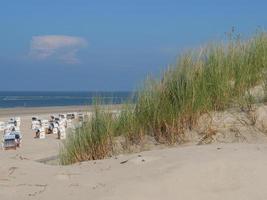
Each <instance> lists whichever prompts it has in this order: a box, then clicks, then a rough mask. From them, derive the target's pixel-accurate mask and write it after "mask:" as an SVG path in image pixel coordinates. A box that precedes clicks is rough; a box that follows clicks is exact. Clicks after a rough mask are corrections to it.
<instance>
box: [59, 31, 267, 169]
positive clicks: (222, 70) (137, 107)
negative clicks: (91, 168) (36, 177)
mask: <svg viewBox="0 0 267 200" xmlns="http://www.w3.org/2000/svg"><path fill="white" fill-rule="evenodd" d="M266 69H267V33H265V32H258V33H256V34H255V35H254V36H253V37H251V38H250V39H247V40H243V39H241V38H239V37H234V36H233V35H232V36H231V37H230V38H229V40H228V41H227V42H221V43H212V44H208V45H206V46H205V47H202V48H199V49H193V50H190V51H187V52H185V53H183V54H182V55H180V56H179V58H178V61H177V63H176V64H175V65H174V66H171V67H169V68H168V69H167V70H166V71H165V72H164V73H163V74H162V76H161V78H159V79H153V78H149V79H148V80H146V81H145V83H144V84H143V87H142V88H141V89H140V90H139V91H138V92H137V96H136V97H135V100H134V101H132V102H131V101H130V102H129V104H125V105H124V106H123V108H122V109H121V112H120V114H119V115H117V116H112V115H111V114H110V113H108V112H106V111H104V110H101V109H100V107H99V106H96V109H95V112H94V114H93V116H92V119H91V120H90V121H88V122H86V123H85V124H84V125H83V126H82V127H81V128H79V129H77V130H76V131H75V133H73V134H70V135H69V136H68V138H67V140H66V141H65V142H64V144H63V147H62V149H61V152H60V160H61V163H62V164H71V163H75V162H79V161H84V160H92V159H103V158H105V157H107V156H110V155H113V154H114V141H115V140H116V138H118V137H123V138H124V139H125V146H126V147H127V146H128V145H132V144H135V145H138V144H141V143H142V142H143V138H144V137H145V136H151V137H153V138H154V139H155V141H156V142H158V143H161V144H167V145H171V144H177V143H183V142H184V140H183V136H184V134H185V130H188V129H191V128H192V127H194V125H195V123H196V121H197V119H198V117H199V116H201V115H202V114H204V113H208V112H210V111H222V110H225V109H227V108H230V107H240V108H242V109H249V107H250V105H251V104H252V103H254V102H255V99H254V98H253V96H252V95H251V94H250V89H251V88H253V87H255V86H257V85H264V86H265V85H266V84H265V81H266Z"/></svg>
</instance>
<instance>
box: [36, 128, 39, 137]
mask: <svg viewBox="0 0 267 200" xmlns="http://www.w3.org/2000/svg"><path fill="white" fill-rule="evenodd" d="M39 137H40V129H37V130H36V132H35V138H39Z"/></svg>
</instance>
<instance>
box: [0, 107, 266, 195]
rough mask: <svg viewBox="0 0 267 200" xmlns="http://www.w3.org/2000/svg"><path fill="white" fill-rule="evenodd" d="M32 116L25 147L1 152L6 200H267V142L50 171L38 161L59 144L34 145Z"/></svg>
mask: <svg viewBox="0 0 267 200" xmlns="http://www.w3.org/2000/svg"><path fill="white" fill-rule="evenodd" d="M49 111H52V113H55V110H54V109H53V110H49ZM0 113H1V112H0ZM29 114H30V113H27V115H25V116H22V115H21V117H22V123H21V124H22V127H21V130H22V133H23V142H22V147H21V148H20V149H18V150H16V151H14V150H9V151H2V150H0V199H1V200H15V199H20V200H24V199H38V200H43V199H50V200H51V199H64V200H67V199H71V200H72V199H77V200H78V199H79V200H80V199H101V200H102V199H110V200H111V199H113V200H118V199H122V200H125V199H138V200H141V199H153V200H156V199H182V200H187V199H190V200H191V199H198V200H208V199H211V200H217V199H222V200H225V199H233V200H237V199H240V200H246V199H257V200H259V199H262V200H265V199H267V170H266V166H267V156H266V155H267V143H265V142H263V143H261V144H259V143H256V144H246V143H242V144H241V143H234V144H213V145H200V146H187V147H178V148H169V149H163V150H153V151H146V152H142V153H139V154H131V155H121V156H118V157H116V158H111V159H106V160H101V161H89V162H83V163H79V164H75V165H71V166H56V165H47V164H43V163H40V162H37V161H36V160H39V159H42V158H47V157H51V156H55V155H57V153H58V149H59V145H60V141H59V140H57V139H56V136H55V135H48V137H47V138H46V139H44V140H36V139H33V136H34V133H33V131H32V130H30V115H29ZM12 115H13V113H11V116H12ZM46 115H47V114H44V117H45V116H46ZM7 117H8V116H7V115H6V114H5V115H4V116H2V118H1V119H0V120H2V119H6V118H7Z"/></svg>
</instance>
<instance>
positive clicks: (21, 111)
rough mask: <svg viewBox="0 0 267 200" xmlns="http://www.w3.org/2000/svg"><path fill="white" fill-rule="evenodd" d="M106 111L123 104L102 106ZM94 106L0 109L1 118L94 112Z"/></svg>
mask: <svg viewBox="0 0 267 200" xmlns="http://www.w3.org/2000/svg"><path fill="white" fill-rule="evenodd" d="M100 106H101V107H102V108H104V109H119V108H120V107H121V104H110V105H100ZM93 108H94V105H87V106H49V107H15V108H0V117H13V116H22V115H23V116H27V115H41V114H52V113H60V112H61V113H66V112H85V111H88V112H90V111H92V110H93Z"/></svg>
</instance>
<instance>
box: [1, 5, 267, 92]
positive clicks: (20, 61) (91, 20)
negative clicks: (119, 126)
mask: <svg viewBox="0 0 267 200" xmlns="http://www.w3.org/2000/svg"><path fill="white" fill-rule="evenodd" d="M266 8H267V1H263V0H262V1H260V0H254V1H247V0H242V1H241V0H235V1H234V0H231V1H230V0H223V1H216V0H201V1H200V0H195V1H193V0H132V1H129V0H128V1H127V0H106V1H104V0H95V1H92V0H0V75H1V76H0V91H28V90H29V91H128V90H135V89H136V88H138V87H140V86H141V85H142V82H143V80H144V79H145V78H146V77H147V76H148V75H152V76H158V75H159V74H160V73H161V72H162V71H163V70H164V69H165V68H166V67H167V66H168V65H172V64H174V63H175V61H176V59H177V56H178V55H179V54H180V53H181V52H182V51H184V50H187V49H189V48H196V47H198V46H200V45H203V44H205V43H207V42H211V41H215V40H223V39H225V37H226V36H225V33H226V32H229V31H230V30H231V28H232V27H233V26H234V27H235V30H236V32H238V33H240V34H241V35H242V36H244V37H248V36H250V35H251V34H253V33H254V32H255V31H256V30H257V29H259V28H261V29H266V27H267V12H266Z"/></svg>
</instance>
